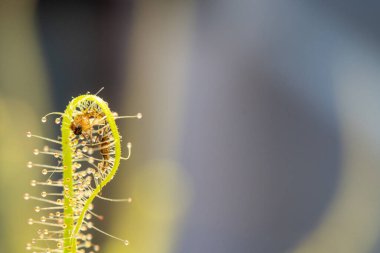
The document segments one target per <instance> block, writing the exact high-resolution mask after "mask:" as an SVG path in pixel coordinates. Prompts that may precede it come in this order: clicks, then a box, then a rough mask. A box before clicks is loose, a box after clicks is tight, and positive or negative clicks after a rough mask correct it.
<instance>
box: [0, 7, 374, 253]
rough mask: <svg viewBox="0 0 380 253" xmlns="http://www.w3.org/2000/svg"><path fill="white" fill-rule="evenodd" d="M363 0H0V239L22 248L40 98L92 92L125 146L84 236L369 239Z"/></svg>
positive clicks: (249, 249)
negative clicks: (99, 217)
mask: <svg viewBox="0 0 380 253" xmlns="http://www.w3.org/2000/svg"><path fill="white" fill-rule="evenodd" d="M379 8H380V3H379V2H378V1H371V0H368V1H341V0H330V1H320V0H310V1H297V0H294V1H292V0H282V1H280V0H251V1H248V0H247V1H229V0H220V1H207V0H203V1H199V0H192V1H191V0H188V1H185V0H171V1H168V0H166V1H164V0H156V1H143V0H140V1H137V0H134V1H133V0H132V1H126V0H124V1H122V0H119V1H117V0H112V1H48V0H41V1H36V0H29V1H11V0H0V139H1V142H0V151H1V152H0V169H1V174H0V200H1V204H0V251H1V252H12V253H13V252H24V251H25V244H26V242H28V241H30V239H31V238H32V233H34V229H35V228H33V227H30V226H28V225H27V222H26V221H27V219H28V218H29V217H32V216H33V215H34V214H33V207H34V205H35V204H34V203H32V202H25V201H24V200H23V198H22V196H23V193H24V192H30V191H31V189H30V185H29V182H30V180H31V179H33V178H34V179H36V178H38V177H39V175H38V173H37V172H36V171H31V170H30V169H27V168H26V163H27V161H29V160H31V159H35V158H34V157H33V154H32V150H33V148H40V147H41V146H42V145H44V144H43V142H38V141H36V140H32V141H31V140H29V139H27V138H26V136H25V133H26V131H28V130H31V131H33V132H35V133H38V134H41V135H44V136H50V137H56V136H57V135H59V129H58V127H57V126H54V124H53V123H51V122H50V123H47V124H44V125H42V124H41V121H40V119H41V116H42V115H44V114H46V113H48V112H51V111H63V110H64V109H65V106H66V104H67V103H68V102H69V100H70V99H71V97H73V96H77V95H79V94H83V93H85V92H87V91H90V92H92V93H95V92H97V91H98V90H99V89H100V88H101V87H105V89H104V90H103V91H102V92H101V93H100V96H101V97H103V98H104V99H105V100H106V101H108V102H109V105H110V108H111V109H112V110H114V111H117V112H118V113H119V114H121V115H133V114H135V113H137V112H142V113H143V115H144V118H143V119H142V120H140V121H137V120H126V121H120V124H121V127H120V131H121V134H122V135H123V139H124V140H128V141H131V142H132V143H133V151H132V152H133V154H132V159H131V160H129V161H127V162H124V163H122V166H121V168H120V170H119V172H118V175H117V177H115V179H114V180H113V181H112V182H111V183H110V184H109V185H107V187H106V188H104V190H103V196H106V197H111V198H126V197H132V198H133V202H132V203H131V204H124V203H109V202H104V201H101V200H97V201H96V202H95V207H96V211H97V212H98V213H100V214H103V215H104V216H105V220H104V221H103V222H97V226H98V227H100V228H102V229H103V230H105V231H107V232H109V233H111V234H113V235H116V236H118V237H122V238H126V239H128V240H129V241H130V245H129V246H128V247H125V246H124V244H122V243H120V242H119V241H116V240H113V239H111V238H109V237H106V236H104V235H102V234H96V232H94V233H95V234H96V241H97V242H99V244H100V245H101V247H102V252H134V253H177V252H178V253H203V252H205V253H206V252H207V253H209V252H217V253H231V252H239V253H253V252H255V253H281V252H294V253H304V252H306V253H309V252H310V253H330V252H332V253H340V252H342V253H376V252H380V190H379V185H380V157H379V155H378V154H379V151H380V131H379V130H378V129H379V127H378V126H379V125H380V118H379V116H378V115H379V113H380V99H379V98H380V85H379V84H380V47H379V42H380V29H379V25H378V24H379V22H380V16H379V15H378V10H379Z"/></svg>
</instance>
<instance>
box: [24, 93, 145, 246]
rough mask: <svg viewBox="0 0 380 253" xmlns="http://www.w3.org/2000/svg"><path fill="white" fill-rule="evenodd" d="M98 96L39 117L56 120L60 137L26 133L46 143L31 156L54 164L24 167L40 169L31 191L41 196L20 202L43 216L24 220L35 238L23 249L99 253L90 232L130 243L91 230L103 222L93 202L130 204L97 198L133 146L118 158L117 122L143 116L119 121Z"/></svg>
mask: <svg viewBox="0 0 380 253" xmlns="http://www.w3.org/2000/svg"><path fill="white" fill-rule="evenodd" d="M99 92H100V91H99ZM99 92H98V93H99ZM98 93H96V94H95V95H91V94H86V95H81V96H78V97H76V98H74V99H73V100H72V101H71V102H70V103H69V105H68V106H67V108H66V110H65V112H63V113H61V112H52V113H49V114H47V115H45V116H44V117H42V119H41V121H42V122H43V123H45V122H47V117H48V116H50V115H58V117H57V118H56V119H55V123H56V124H58V125H60V126H61V137H60V138H58V139H51V138H46V137H42V136H39V135H35V134H32V133H31V132H28V133H27V137H29V138H31V137H34V138H39V139H42V140H45V141H47V142H48V143H49V145H46V146H44V147H43V148H42V149H34V151H33V153H34V154H35V155H47V156H53V157H54V158H55V159H56V160H57V164H39V163H33V162H28V163H27V167H28V168H39V169H41V173H42V174H43V175H45V177H46V179H45V180H43V181H37V180H32V181H31V186H33V187H41V188H43V189H42V190H41V193H40V196H32V195H31V194H29V193H25V195H24V199H26V200H35V201H36V202H38V203H39V205H37V206H35V208H34V211H35V212H36V213H38V214H41V216H40V217H39V218H38V219H36V218H30V219H29V220H28V224H30V225H36V226H37V227H38V228H37V230H36V232H37V233H36V236H35V238H33V239H32V240H31V242H29V243H27V245H26V249H27V250H31V251H32V252H36V253H37V252H41V253H53V252H58V253H85V252H94V251H99V249H100V246H99V245H97V244H95V243H94V242H92V238H93V236H92V231H94V230H95V231H98V232H100V233H103V234H105V235H107V236H110V237H112V238H114V239H117V240H120V241H122V242H123V243H124V244H125V245H128V243H129V242H128V241H127V240H125V239H121V238H118V237H116V236H113V235H110V234H108V233H106V232H104V231H103V230H101V229H99V228H98V227H96V226H95V224H94V221H93V220H94V218H95V219H98V220H102V219H103V216H101V215H99V214H97V213H95V212H94V210H93V208H94V206H93V204H92V201H93V200H94V198H96V197H97V198H100V199H103V200H108V201H127V202H131V199H130V198H127V199H110V198H105V197H102V196H100V194H99V193H100V192H101V190H102V188H103V187H104V186H105V185H106V184H107V183H108V182H109V181H110V180H112V178H113V177H114V176H115V174H116V172H117V170H118V167H119V164H120V160H127V159H129V157H130V155H131V148H132V145H131V143H129V142H128V143H127V144H126V147H127V151H128V154H127V156H126V157H122V156H121V136H120V134H119V131H118V128H117V125H116V120H117V119H124V118H136V119H141V118H142V115H141V113H138V114H136V115H134V116H118V114H117V113H115V112H111V110H110V109H109V108H108V104H107V102H105V101H103V100H102V99H101V98H100V97H98V96H97V95H98ZM53 175H54V176H53ZM57 175H58V176H57ZM57 177H58V179H57Z"/></svg>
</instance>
